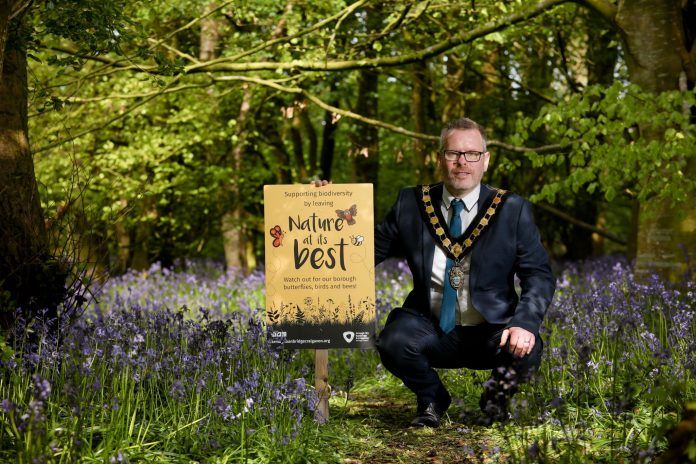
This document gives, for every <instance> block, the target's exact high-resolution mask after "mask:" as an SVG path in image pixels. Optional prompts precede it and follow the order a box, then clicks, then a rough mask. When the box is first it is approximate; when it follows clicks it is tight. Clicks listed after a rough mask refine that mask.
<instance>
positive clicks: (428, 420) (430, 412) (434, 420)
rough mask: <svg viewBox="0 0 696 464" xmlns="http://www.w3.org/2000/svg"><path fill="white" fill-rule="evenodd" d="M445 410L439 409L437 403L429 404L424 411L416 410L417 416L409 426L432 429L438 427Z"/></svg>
mask: <svg viewBox="0 0 696 464" xmlns="http://www.w3.org/2000/svg"><path fill="white" fill-rule="evenodd" d="M445 411H446V408H445V409H444V410H443V409H440V407H439V406H438V405H437V403H429V404H428V405H427V406H426V407H425V408H424V409H422V410H421V408H418V413H417V414H418V415H417V416H416V417H415V418H414V419H413V420H412V421H411V425H413V426H415V427H432V428H437V427H439V426H440V420H441V419H442V415H443V414H444V413H445Z"/></svg>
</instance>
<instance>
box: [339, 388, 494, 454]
mask: <svg viewBox="0 0 696 464" xmlns="http://www.w3.org/2000/svg"><path fill="white" fill-rule="evenodd" d="M332 407H333V406H332ZM334 409H335V408H334ZM336 412H337V413H339V414H340V415H341V416H342V417H341V419H340V420H342V421H345V422H348V423H351V424H352V425H351V426H352V427H356V426H357V427H363V428H364V429H363V430H364V433H365V447H364V448H363V449H361V450H360V451H358V452H356V453H355V454H354V455H352V456H349V457H347V458H346V459H345V460H344V462H345V463H346V464H391V463H427V464H440V463H442V464H450V463H484V462H505V461H506V459H505V458H504V456H502V455H501V454H500V453H499V449H498V448H497V446H503V444H502V443H497V444H496V443H495V442H496V441H498V440H496V439H495V434H493V433H491V431H492V430H491V429H490V428H488V427H483V426H481V425H477V424H476V423H475V418H476V417H477V412H476V411H466V410H463V409H462V407H457V406H453V407H451V408H450V410H449V411H448V414H447V416H446V417H445V418H444V420H443V424H442V425H441V426H440V427H439V428H438V429H431V428H417V427H411V426H410V425H409V423H410V422H411V420H412V419H413V417H414V414H415V405H414V404H411V403H410V402H408V401H406V400H402V399H398V398H397V399H396V400H395V399H394V398H393V397H392V396H391V395H389V396H387V395H380V394H379V393H378V392H374V391H372V392H369V393H363V392H358V393H351V397H350V400H349V401H347V402H346V404H345V407H344V408H342V410H339V411H336Z"/></svg>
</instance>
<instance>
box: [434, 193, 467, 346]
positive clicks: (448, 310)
mask: <svg viewBox="0 0 696 464" xmlns="http://www.w3.org/2000/svg"><path fill="white" fill-rule="evenodd" d="M452 207H453V208H454V213H453V214H452V221H451V222H450V225H449V230H450V237H452V238H454V239H456V238H458V237H459V236H460V235H462V218H461V216H460V214H461V212H462V210H463V209H464V202H463V201H462V200H459V199H455V200H453V201H452ZM452 266H454V260H452V258H450V257H449V256H448V257H447V265H446V266H445V281H444V285H443V290H442V307H441V308H440V328H441V329H442V331H443V332H444V333H446V334H447V333H450V332H451V331H452V329H454V326H455V320H456V318H455V317H454V313H455V310H456V306H457V304H456V303H457V290H456V289H455V288H453V287H452V284H450V280H449V273H450V270H451V269H452Z"/></svg>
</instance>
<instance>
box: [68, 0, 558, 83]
mask: <svg viewBox="0 0 696 464" xmlns="http://www.w3.org/2000/svg"><path fill="white" fill-rule="evenodd" d="M569 1H572V0H542V1H540V2H539V3H537V4H536V6H535V7H534V8H532V9H529V10H527V11H520V12H516V13H512V14H510V15H508V16H505V17H503V18H501V19H500V20H498V21H495V22H489V23H487V24H484V25H483V26H481V27H479V28H475V29H473V30H471V31H465V32H461V33H459V34H455V35H454V36H452V37H450V38H449V39H447V40H443V41H441V42H439V43H436V44H434V45H431V46H429V47H426V48H424V49H422V50H419V51H416V52H413V53H407V54H404V55H397V56H384V57H381V58H370V59H359V60H334V61H328V60H326V61H307V60H293V61H287V62H274V61H258V62H246V63H237V62H236V61H237V60H238V59H240V58H242V57H244V56H248V55H249V54H251V53H255V52H257V51H259V50H262V49H264V48H267V47H269V46H271V45H273V44H275V43H277V42H279V41H287V40H290V39H292V38H294V37H297V36H299V35H303V34H306V33H308V32H310V31H312V30H315V29H317V28H319V27H321V26H320V24H326V23H327V22H329V19H331V20H333V19H335V18H338V17H341V16H343V15H345V14H346V12H347V11H348V9H345V10H343V11H341V12H340V13H338V14H336V15H334V16H332V17H331V18H328V19H327V20H324V21H322V22H321V23H317V24H316V25H314V26H312V27H310V28H308V29H306V30H304V31H302V32H300V33H298V34H295V35H292V36H288V37H283V38H282V39H276V40H270V41H268V42H265V43H263V44H261V45H259V46H257V47H255V48H252V49H250V50H249V51H246V52H243V53H241V54H238V55H236V56H233V57H221V58H218V59H217V60H212V61H207V62H205V63H200V64H194V65H190V66H187V67H185V68H184V73H198V72H250V71H282V70H288V71H298V70H300V71H349V70H355V69H365V68H379V67H394V66H402V65H405V64H410V63H414V62H417V61H422V60H427V59H429V58H432V57H434V56H437V55H439V54H441V53H444V52H446V51H447V50H450V49H452V48H454V47H456V46H458V45H462V44H464V43H468V42H471V41H473V40H475V39H477V38H480V37H485V36H486V35H489V34H492V33H493V32H497V31H501V30H504V29H507V28H508V27H510V26H512V25H515V24H517V23H520V22H523V21H526V20H528V19H531V18H534V17H536V16H539V15H541V14H543V13H545V12H547V11H549V10H551V9H552V8H553V7H555V6H557V5H560V4H563V3H568V2H569ZM363 3H365V0H360V1H358V2H356V3H354V4H352V5H350V7H349V8H357V6H358V5H361V4H363ZM351 11H352V10H351ZM198 20H200V18H197V19H196V20H194V21H198ZM187 26H188V25H187ZM180 29H181V28H180ZM177 31H178V30H177ZM169 36H171V34H170V35H169ZM163 40H164V39H162V41H163ZM162 41H160V42H162ZM153 47H154V45H153V46H152V47H151V48H153ZM59 50H60V49H59ZM61 51H64V52H66V53H70V50H68V49H62V50H61ZM82 58H85V59H90V60H92V59H96V60H97V61H101V62H104V63H107V62H109V60H108V59H107V58H104V57H98V58H97V57H93V56H82ZM122 61H123V60H118V61H117V60H112V61H111V66H119V67H123V66H124V65H123V64H122ZM139 69H140V70H141V71H143V72H149V73H153V74H157V69H158V67H157V66H154V65H142V66H139Z"/></svg>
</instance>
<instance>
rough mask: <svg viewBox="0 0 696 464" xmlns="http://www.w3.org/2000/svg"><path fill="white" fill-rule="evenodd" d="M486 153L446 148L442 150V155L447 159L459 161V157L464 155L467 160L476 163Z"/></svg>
mask: <svg viewBox="0 0 696 464" xmlns="http://www.w3.org/2000/svg"><path fill="white" fill-rule="evenodd" d="M484 153H485V151H457V150H445V151H443V152H442V156H444V157H445V159H446V160H447V161H459V157H460V156H463V157H464V159H465V160H466V161H467V162H469V163H475V162H477V161H478V160H480V159H481V156H483V154H484Z"/></svg>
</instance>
